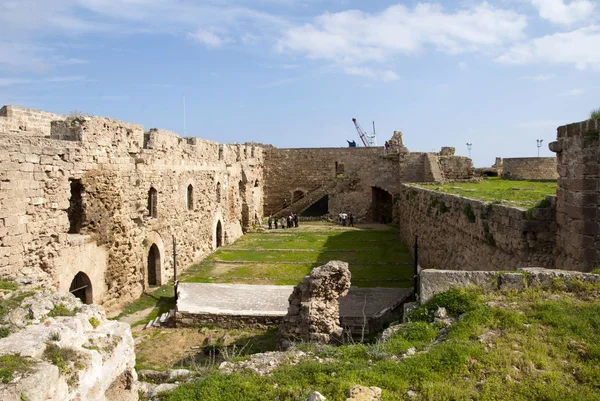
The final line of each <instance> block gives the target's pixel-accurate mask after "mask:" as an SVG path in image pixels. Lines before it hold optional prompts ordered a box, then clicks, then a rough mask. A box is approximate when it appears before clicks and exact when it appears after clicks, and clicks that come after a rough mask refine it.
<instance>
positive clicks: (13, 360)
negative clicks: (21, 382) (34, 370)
mask: <svg viewBox="0 0 600 401" xmlns="http://www.w3.org/2000/svg"><path fill="white" fill-rule="evenodd" d="M30 366H31V361H30V360H29V359H28V358H26V357H23V356H21V355H18V354H7V355H2V356H0V381H2V383H4V384H7V383H10V382H11V381H12V380H13V378H14V374H15V372H17V373H23V372H27V371H28V370H29V367H30Z"/></svg>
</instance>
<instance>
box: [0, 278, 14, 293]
mask: <svg viewBox="0 0 600 401" xmlns="http://www.w3.org/2000/svg"><path fill="white" fill-rule="evenodd" d="M16 289H17V283H15V282H12V281H9V280H0V291H14V290H16Z"/></svg>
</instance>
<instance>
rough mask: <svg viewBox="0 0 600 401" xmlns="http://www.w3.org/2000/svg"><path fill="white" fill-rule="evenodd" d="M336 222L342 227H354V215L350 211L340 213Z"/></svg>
mask: <svg viewBox="0 0 600 401" xmlns="http://www.w3.org/2000/svg"><path fill="white" fill-rule="evenodd" d="M338 224H339V225H340V226H344V227H345V226H350V227H354V216H353V215H352V213H340V214H339V215H338Z"/></svg>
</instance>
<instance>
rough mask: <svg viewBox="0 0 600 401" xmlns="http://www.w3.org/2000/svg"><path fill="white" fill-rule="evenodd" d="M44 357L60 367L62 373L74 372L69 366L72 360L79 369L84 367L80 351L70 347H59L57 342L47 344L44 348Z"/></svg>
mask: <svg viewBox="0 0 600 401" xmlns="http://www.w3.org/2000/svg"><path fill="white" fill-rule="evenodd" d="M44 359H46V360H47V361H49V362H51V363H53V364H54V365H56V366H57V367H58V369H59V370H60V372H61V373H63V374H64V373H67V374H68V373H72V371H71V369H69V367H68V363H69V362H72V363H74V364H75V365H76V367H77V368H78V369H83V365H82V364H81V363H80V362H81V361H80V357H79V353H78V352H77V351H76V350H75V349H73V348H70V347H59V346H58V345H56V344H46V349H45V350H44Z"/></svg>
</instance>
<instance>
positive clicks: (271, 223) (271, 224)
mask: <svg viewBox="0 0 600 401" xmlns="http://www.w3.org/2000/svg"><path fill="white" fill-rule="evenodd" d="M267 223H268V224H269V230H270V229H271V228H273V219H272V218H271V215H269V219H268V220H267Z"/></svg>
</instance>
